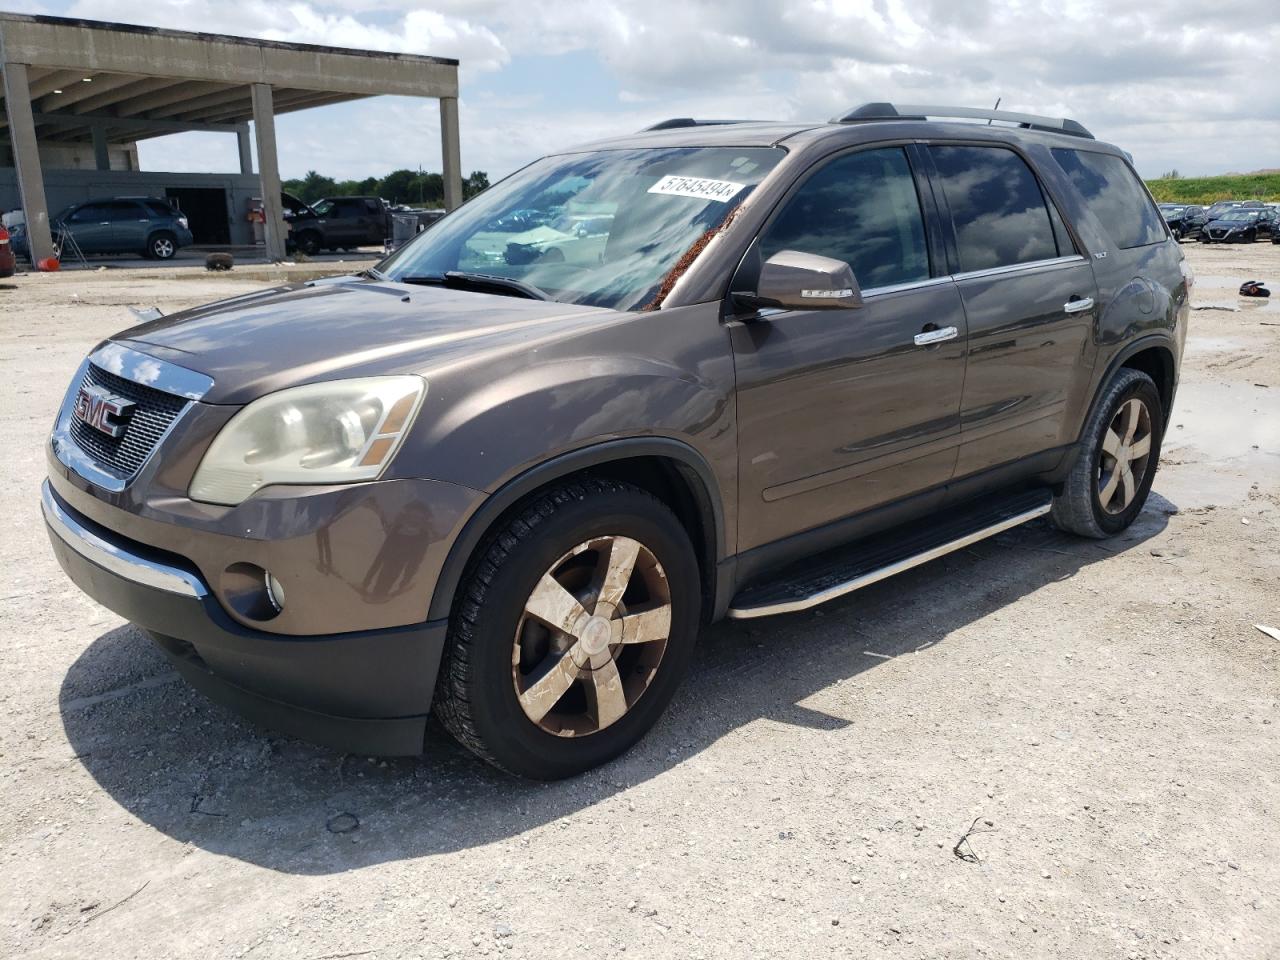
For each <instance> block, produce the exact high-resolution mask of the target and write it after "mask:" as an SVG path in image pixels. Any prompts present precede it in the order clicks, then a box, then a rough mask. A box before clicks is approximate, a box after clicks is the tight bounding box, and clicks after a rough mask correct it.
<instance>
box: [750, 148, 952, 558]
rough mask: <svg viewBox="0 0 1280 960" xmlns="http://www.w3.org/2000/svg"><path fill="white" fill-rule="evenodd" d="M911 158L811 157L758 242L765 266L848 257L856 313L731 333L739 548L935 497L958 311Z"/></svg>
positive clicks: (767, 317) (942, 475) (943, 475)
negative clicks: (786, 258) (808, 257)
mask: <svg viewBox="0 0 1280 960" xmlns="http://www.w3.org/2000/svg"><path fill="white" fill-rule="evenodd" d="M910 155H911V151H909V150H908V149H907V148H905V147H901V146H894V147H875V148H869V149H863V150H858V151H854V152H850V153H845V154H842V155H839V156H837V157H834V158H832V159H829V160H826V161H824V162H822V163H821V164H820V165H819V166H818V167H817V168H816V169H815V170H814V172H812V173H811V174H809V175H808V176H807V177H806V178H805V179H804V180H802V182H801V183H800V184H799V185H798V186H797V187H796V188H795V189H794V190H793V192H792V193H791V195H790V196H789V197H788V198H787V199H786V200H784V201H783V203H782V204H781V206H780V208H779V210H778V211H777V213H776V214H775V215H774V216H773V218H772V219H771V221H770V222H769V223H768V224H767V225H766V226H765V228H764V230H763V231H762V232H761V234H760V237H759V238H758V240H757V244H758V246H759V253H760V257H761V258H762V259H767V258H768V257H770V256H772V255H773V254H775V253H778V252H779V251H782V250H798V251H801V252H804V253H814V254H819V255H821V256H825V257H832V258H834V259H837V260H843V261H845V262H847V263H849V265H850V266H851V267H852V268H853V271H854V275H855V277H856V278H857V280H858V283H859V285H860V286H861V287H862V294H863V299H864V305H863V306H862V307H860V308H857V309H848V310H843V309H841V310H775V311H763V312H762V314H761V315H758V316H740V317H737V318H735V319H734V320H732V321H730V323H729V325H728V326H729V331H730V341H731V343H732V346H733V354H734V364H735V368H736V374H737V385H738V389H737V404H738V456H739V471H740V472H739V497H740V504H741V507H740V512H739V517H740V526H739V537H738V545H739V548H740V549H742V550H748V549H751V548H752V547H756V546H760V545H762V544H765V543H770V542H772V541H776V540H779V539H782V538H784V537H787V536H790V535H792V534H795V533H799V532H801V531H804V530H808V529H811V528H816V527H820V526H823V525H825V524H827V523H830V522H833V521H836V520H839V519H842V518H844V517H847V516H850V515H852V514H855V513H859V512H861V511H864V510H867V509H868V508H871V507H875V506H879V505H881V504H886V503H889V502H891V501H894V500H899V499H902V498H905V497H907V496H910V495H911V494H915V493H919V492H921V491H924V490H930V489H932V490H935V491H940V490H941V489H942V486H943V485H944V484H945V483H946V482H947V480H948V479H950V477H951V474H952V469H953V467H954V466H955V459H956V446H957V444H958V442H959V430H960V391H961V385H962V384H963V382H964V325H965V324H964V312H963V309H962V307H961V304H960V296H959V294H958V292H957V290H956V287H955V284H953V283H952V282H951V281H950V279H948V278H947V277H946V276H945V267H944V265H943V264H942V263H940V262H939V261H940V260H941V250H940V248H939V247H937V245H936V244H933V245H931V244H930V242H929V241H928V239H927V237H928V229H927V228H928V225H929V223H930V221H935V222H936V217H934V216H933V213H932V211H933V206H932V195H931V193H930V192H929V190H928V186H927V184H926V183H924V181H923V180H922V179H921V178H919V177H917V176H915V175H913V167H912V165H911V163H910V161H909V156H910ZM921 186H923V187H924V189H923V190H921V189H920V188H921ZM931 249H932V250H934V251H936V253H935V255H934V256H932V257H931ZM918 336H920V337H921V338H922V339H921V340H920V341H917V339H916V338H917V337H918ZM925 499H928V498H927V497H926V498H925Z"/></svg>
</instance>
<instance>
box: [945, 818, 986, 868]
mask: <svg viewBox="0 0 1280 960" xmlns="http://www.w3.org/2000/svg"><path fill="white" fill-rule="evenodd" d="M981 819H982V817H974V818H973V823H971V824H969V829H968V830H966V831H965V832H964V836H963V837H961V838H960V839H959V840H957V841H956V845H955V846H954V847H952V848H951V852H952V853H953V854H955V856H956V859H958V860H963V861H964V862H965V863H978V862H980V858H979V856H978V854H977V851H975V850H974V849H973V844H971V843H970V842H969V838H970V837H976V836H977V835H978V834H980V833H995V827H993V826H991V821H990V820H988V821H987V826H988V827H989V828H990V829H987V830H978V829H977V826H978V822H979V821H980V820H981Z"/></svg>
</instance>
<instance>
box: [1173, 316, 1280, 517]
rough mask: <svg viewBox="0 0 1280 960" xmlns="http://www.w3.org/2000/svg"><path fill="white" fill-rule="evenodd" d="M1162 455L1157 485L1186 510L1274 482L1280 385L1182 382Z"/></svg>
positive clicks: (1278, 464)
mask: <svg viewBox="0 0 1280 960" xmlns="http://www.w3.org/2000/svg"><path fill="white" fill-rule="evenodd" d="M1206 339H1211V338H1206ZM1160 459H1161V461H1162V463H1163V464H1164V469H1162V470H1161V472H1160V474H1158V475H1157V478H1156V489H1157V490H1158V491H1159V492H1160V493H1161V494H1163V495H1164V496H1166V497H1168V498H1169V499H1170V500H1172V501H1173V502H1174V503H1176V504H1177V505H1178V506H1179V507H1180V508H1182V509H1189V508H1193V507H1200V506H1209V505H1224V504H1228V503H1236V502H1240V501H1243V500H1245V499H1246V498H1247V497H1248V495H1249V490H1250V488H1251V487H1252V486H1253V484H1255V483H1267V482H1268V481H1270V483H1271V484H1274V482H1275V479H1276V477H1278V476H1280V389H1274V388H1268V387H1259V386H1254V385H1252V384H1231V383H1184V384H1182V385H1181V386H1180V387H1179V388H1178V396H1177V399H1176V400H1175V402H1174V411H1173V420H1172V422H1171V423H1170V424H1169V428H1168V430H1167V432H1166V433H1165V439H1164V444H1163V449H1162V451H1161V458H1160Z"/></svg>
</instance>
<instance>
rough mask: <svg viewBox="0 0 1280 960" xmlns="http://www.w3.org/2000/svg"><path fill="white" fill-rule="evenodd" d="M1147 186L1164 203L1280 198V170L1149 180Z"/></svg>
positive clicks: (1271, 199)
mask: <svg viewBox="0 0 1280 960" xmlns="http://www.w3.org/2000/svg"><path fill="white" fill-rule="evenodd" d="M1147 186H1148V187H1149V188H1150V190H1151V195H1152V196H1153V197H1155V198H1156V199H1157V200H1158V201H1160V202H1161V203H1199V204H1210V203H1214V202H1215V201H1218V200H1266V201H1277V200H1280V173H1245V174H1237V175H1234V176H1227V177H1179V178H1178V179H1176V180H1148V181H1147Z"/></svg>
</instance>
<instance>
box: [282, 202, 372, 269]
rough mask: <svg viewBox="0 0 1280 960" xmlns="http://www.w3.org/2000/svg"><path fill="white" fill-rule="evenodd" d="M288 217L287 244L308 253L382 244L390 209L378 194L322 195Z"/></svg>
mask: <svg viewBox="0 0 1280 960" xmlns="http://www.w3.org/2000/svg"><path fill="white" fill-rule="evenodd" d="M288 220H289V226H290V233H289V245H290V246H291V247H292V248H294V249H296V250H300V251H302V252H303V253H305V254H307V255H308V256H312V255H314V254H317V253H319V252H320V251H322V250H354V249H355V248H356V247H365V246H374V245H376V246H382V244H383V243H384V242H385V241H386V239H387V237H388V236H390V235H391V211H390V210H389V209H388V207H387V204H386V201H385V200H383V199H382V198H381V197H326V198H325V199H323V200H321V201H319V202H318V203H315V204H313V205H311V206H310V207H308V208H306V209H305V210H298V211H296V212H294V214H293V216H291V217H289V218H288Z"/></svg>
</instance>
